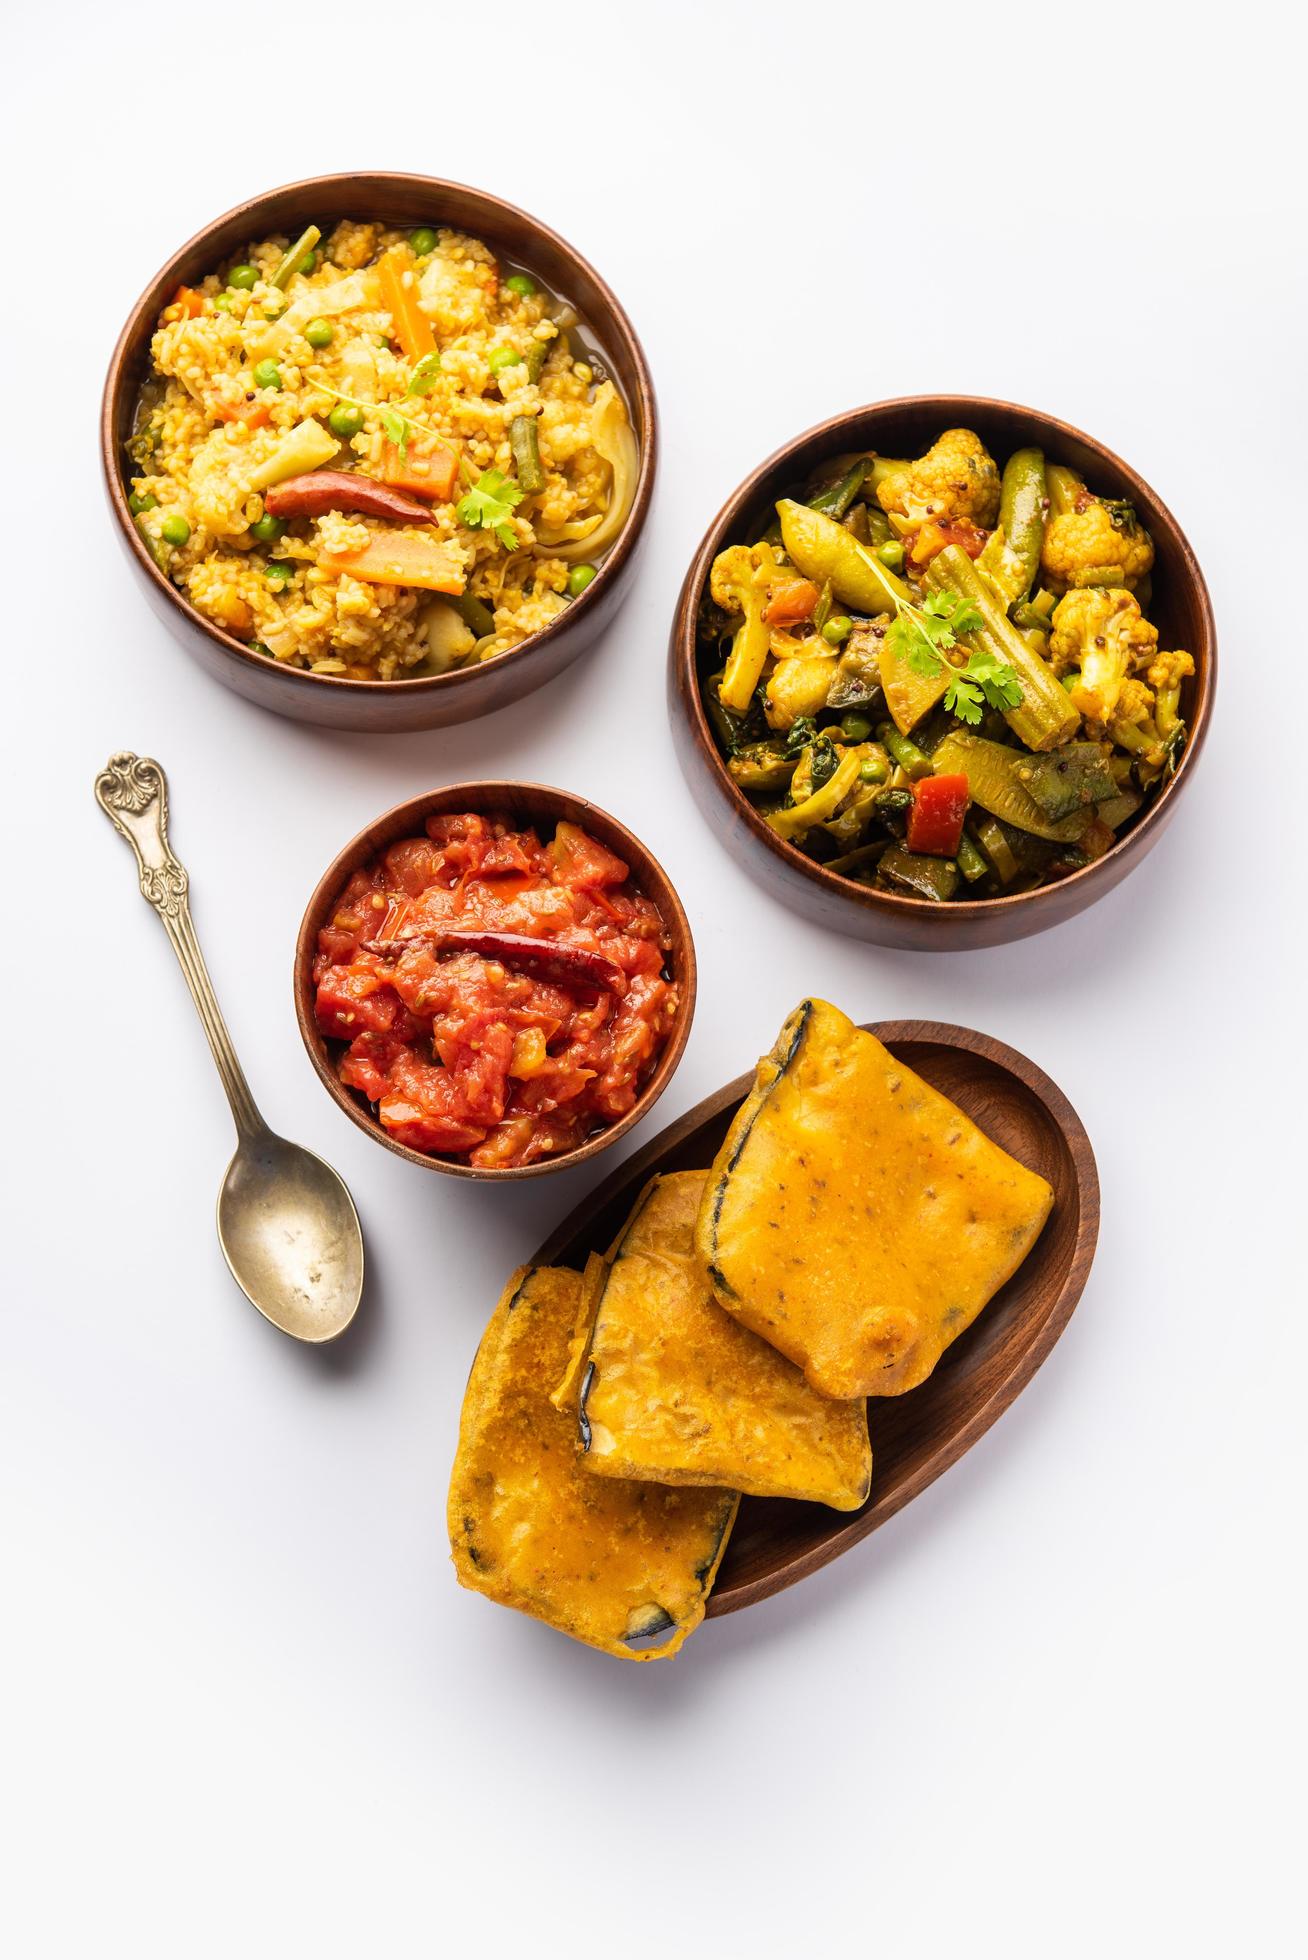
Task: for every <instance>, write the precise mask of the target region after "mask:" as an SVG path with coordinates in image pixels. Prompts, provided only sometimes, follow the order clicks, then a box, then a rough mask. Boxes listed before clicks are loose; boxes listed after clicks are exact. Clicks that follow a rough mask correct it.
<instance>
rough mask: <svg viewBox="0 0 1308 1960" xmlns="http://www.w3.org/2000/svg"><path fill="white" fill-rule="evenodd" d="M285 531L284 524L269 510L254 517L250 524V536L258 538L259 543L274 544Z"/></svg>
mask: <svg viewBox="0 0 1308 1960" xmlns="http://www.w3.org/2000/svg"><path fill="white" fill-rule="evenodd" d="M285 533H286V526H285V525H284V524H283V523H282V521H281V519H280V518H279V517H274V516H273V515H272V513H271V512H270V511H265V512H264V514H263V516H262V517H256V518H255V520H254V523H253V524H252V525H251V526H250V536H251V537H252V538H258V540H259V543H260V544H276V542H277V540H278V538H280V537H284V536H285Z"/></svg>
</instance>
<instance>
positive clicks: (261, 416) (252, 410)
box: [211, 402, 272, 429]
mask: <svg viewBox="0 0 1308 1960" xmlns="http://www.w3.org/2000/svg"><path fill="white" fill-rule="evenodd" d="M211 412H212V414H213V415H214V416H215V417H216V419H217V420H218V421H219V422H244V424H245V426H246V428H247V429H262V428H263V426H264V424H265V423H266V422H268V421H269V420H271V417H272V408H271V406H270V405H269V404H268V403H267V402H236V403H235V404H234V405H233V404H232V403H231V402H215V403H214V405H213V409H212V411H211Z"/></svg>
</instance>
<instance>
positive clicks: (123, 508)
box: [100, 170, 659, 701]
mask: <svg viewBox="0 0 1308 1960" xmlns="http://www.w3.org/2000/svg"><path fill="white" fill-rule="evenodd" d="M360 181H365V182H367V183H368V184H370V185H373V184H375V185H377V186H378V187H379V188H380V192H381V195H382V196H383V197H384V195H385V192H386V191H387V190H388V189H390V188H396V189H398V188H399V187H401V186H403V187H404V188H405V189H406V190H408V191H413V190H415V189H416V190H418V191H419V192H420V193H421V194H422V195H424V196H427V195H430V196H431V198H432V199H433V201H434V202H438V201H439V200H440V198H442V197H444V196H448V195H449V194H450V193H455V194H457V195H458V196H460V197H468V198H472V199H474V200H475V201H476V202H477V203H478V204H480V205H481V206H483V207H484V208H485V210H486V212H487V213H488V215H489V217H490V219H491V221H492V222H491V224H490V225H489V226H487V229H489V230H493V228H494V222H495V221H496V220H498V219H499V218H500V217H501V215H502V214H504V215H507V216H509V217H511V218H512V219H514V220H516V221H518V222H520V223H522V224H524V225H526V226H527V227H528V228H529V229H530V230H531V231H532V232H533V233H535V234H537V235H538V236H540V237H542V238H545V239H547V240H548V241H549V243H550V245H551V246H552V247H553V248H554V249H555V250H557V251H558V252H559V253H560V255H561V256H562V257H563V258H565V259H567V260H568V261H569V262H570V264H571V265H572V266H574V267H578V266H579V267H580V268H581V269H582V271H583V273H584V274H585V276H586V277H587V278H588V279H590V280H592V281H593V282H594V285H595V288H596V290H597V292H598V293H599V295H600V298H601V300H602V302H603V304H604V306H605V307H606V308H607V309H608V315H609V317H608V320H607V321H605V322H604V331H603V339H604V341H605V344H606V346H607V345H610V344H611V343H612V342H614V341H617V342H618V343H619V344H620V345H621V347H622V349H623V351H624V353H625V354H626V355H627V357H628V359H629V360H630V362H631V367H632V371H633V373H634V374H635V377H636V390H635V393H636V400H635V402H634V403H631V402H629V403H628V410H629V411H631V410H632V409H635V411H636V413H637V415H638V417H639V421H640V423H641V425H642V428H643V431H644V433H643V434H638V436H637V443H638V447H639V450H640V467H639V470H638V471H637V476H636V493H635V496H634V497H633V498H632V504H631V509H630V510H629V511H628V512H627V516H626V521H625V522H624V524H623V526H622V529H621V531H620V532H619V533H618V537H617V540H616V542H615V543H614V545H613V546H612V548H611V550H609V551H608V552H607V553H606V554H605V557H604V562H603V564H602V565H600V567H599V568H598V570H597V572H596V575H595V577H594V578H593V579H592V580H591V582H590V584H589V585H588V586H586V587H585V589H584V590H583V591H582V593H581V594H580V596H579V597H578V598H576V599H574V600H572V601H571V603H570V604H569V605H568V606H567V607H566V608H565V609H564V611H563V612H562V613H560V614H559V616H558V618H557V619H555V620H553V621H552V622H551V623H550V624H549V625H548V626H545V627H542V629H541V630H540V632H538V633H533V634H532V635H531V636H530V637H529V638H528V639H525V640H522V641H520V642H519V643H518V645H517V646H514V647H508V648H506V650H505V651H504V652H503V653H499V654H496V655H495V657H494V660H493V661H484V662H482V663H481V664H480V665H478V666H476V667H462V668H454V669H452V670H451V671H450V672H448V673H444V674H423V675H417V676H411V677H409V678H407V679H403V680H390V681H383V680H366V681H365V680H354V679H351V678H350V677H349V676H348V675H345V674H315V673H313V672H312V670H311V669H309V668H304V667H290V666H286V665H284V664H283V663H282V662H280V661H273V662H270V661H269V659H268V657H267V655H266V654H261V653H256V652H255V651H254V649H253V648H252V647H248V646H246V645H245V644H244V643H243V642H242V641H240V640H238V639H236V638H235V637H234V636H233V635H232V634H230V633H227V632H224V630H223V629H222V627H220V626H216V625H215V624H214V622H213V621H212V620H210V619H207V618H206V617H205V615H204V614H203V613H202V612H200V610H199V609H198V607H196V606H194V605H192V604H191V601H190V600H189V599H188V598H187V597H186V596H185V594H184V593H182V592H181V591H179V590H178V588H177V587H176V586H175V585H174V584H173V582H172V580H171V579H169V578H166V577H165V576H164V574H163V573H162V572H161V571H160V570H159V567H158V566H157V565H156V564H155V562H154V560H153V558H151V556H150V554H149V552H148V551H147V550H146V548H145V546H144V544H143V543H142V541H141V534H140V532H139V531H138V530H137V527H136V525H135V523H134V522H133V520H132V515H131V512H130V510H129V509H128V507H127V491H126V488H125V484H124V477H123V471H122V468H121V464H120V458H119V444H118V441H117V437H116V435H115V429H114V423H115V413H114V411H115V406H116V402H117V399H118V396H119V393H120V391H121V386H122V381H123V377H124V374H125V371H126V368H127V365H128V362H129V360H130V358H131V356H132V353H133V351H134V349H135V348H136V346H137V345H138V342H139V341H140V340H141V339H142V337H144V341H145V344H146V346H147V347H148V342H149V334H150V331H151V328H152V322H153V319H154V314H155V310H156V304H155V301H154V299H153V298H152V296H153V295H155V294H156V293H157V292H158V290H159V289H160V288H164V289H166V288H167V287H168V285H169V284H170V283H171V282H172V281H173V280H174V279H176V278H178V277H180V272H181V268H182V266H184V265H185V264H186V263H187V262H188V261H189V260H191V259H192V258H193V257H195V256H196V255H198V254H199V253H200V252H201V250H202V249H203V247H204V246H205V244H206V242H207V241H208V240H209V239H210V238H211V237H212V235H213V234H214V233H215V232H217V231H220V230H222V229H223V228H224V227H225V226H227V225H228V224H232V223H235V221H236V220H238V219H242V218H245V219H247V220H249V221H251V222H252V223H254V222H257V217H258V213H259V212H260V210H262V209H263V208H264V207H265V206H266V205H268V204H269V203H270V202H271V201H272V200H273V199H274V198H281V197H288V196H293V195H296V194H299V193H307V192H311V191H312V192H314V193H316V194H321V196H322V198H323V201H324V203H326V202H329V201H330V198H331V196H332V195H333V193H334V192H336V191H338V190H340V189H342V188H343V187H345V186H347V185H349V186H355V185H357V184H358V183H359V182H360ZM250 235H251V236H254V235H255V233H254V231H251V234H250ZM563 297H565V298H566V297H567V295H566V294H565V295H563ZM658 447H659V431H658V406H657V402H656V398H655V394H654V382H653V377H652V376H651V374H650V369H649V362H648V361H647V360H646V358H645V350H644V348H643V346H642V345H641V341H640V337H639V335H638V334H637V332H636V329H635V328H634V327H633V326H632V324H631V321H630V319H629V318H628V315H627V312H626V309H625V308H624V307H623V305H622V303H621V301H620V300H619V299H618V297H617V295H616V294H615V293H614V291H613V289H612V287H611V286H610V285H609V284H608V282H607V280H605V279H603V278H601V276H600V274H599V273H598V272H597V271H596V269H595V267H594V266H593V265H592V264H591V263H590V261H589V259H587V258H586V257H585V256H584V255H583V254H582V253H581V252H579V251H578V250H577V248H576V247H575V246H574V245H571V244H569V242H568V240H567V239H566V238H564V237H562V236H561V235H560V234H559V233H558V232H556V231H555V230H554V229H553V227H552V226H550V225H547V224H545V223H544V221H543V220H542V219H540V218H537V217H534V216H533V215H532V213H531V212H529V211H524V210H523V209H522V208H521V207H520V206H519V205H516V204H511V203H510V202H509V201H508V199H507V198H502V197H497V196H496V195H495V193H494V192H493V191H483V190H479V189H478V188H477V187H476V185H473V184H461V183H457V182H456V181H455V180H454V179H453V178H447V177H425V176H422V175H421V174H419V173H418V172H416V171H408V170H368V171H342V170H338V171H330V172H328V173H326V174H325V175H322V176H318V177H300V178H297V179H295V180H294V181H293V182H292V183H288V184H278V185H276V186H275V187H274V188H273V189H271V190H267V191H260V192H258V193H257V194H256V195H255V196H254V197H250V198H245V199H243V200H242V202H241V203H239V204H234V205H233V206H232V207H231V209H230V210H228V211H224V212H223V213H222V214H221V216H219V217H216V218H213V219H211V220H210V221H209V223H208V224H205V225H202V226H201V227H200V229H199V230H198V231H197V232H195V233H194V234H193V236H192V237H190V238H188V239H187V241H186V243H185V244H183V245H181V246H179V247H178V249H177V250H176V251H175V252H174V253H173V255H172V257H171V258H169V259H167V260H165V262H164V264H163V265H162V266H161V267H160V268H159V270H158V271H157V272H156V273H155V274H154V276H153V278H151V279H150V280H148V281H147V283H146V285H145V286H144V287H143V288H142V290H141V292H140V294H139V295H138V296H137V298H136V300H135V301H134V302H133V305H132V307H131V310H130V312H129V313H128V316H127V319H126V321H125V323H124V325H123V327H122V329H121V331H120V332H119V335H118V338H117V340H116V341H115V343H114V349H113V353H112V354H111V355H110V357H109V366H108V369H107V371H106V374H105V381H104V388H103V390H102V392H101V397H100V466H101V471H102V474H103V476H104V482H105V489H106V492H107V494H108V498H109V505H110V509H111V510H112V512H113V515H114V518H115V521H116V522H117V524H118V528H119V530H120V531H121V532H122V534H123V537H124V539H125V541H126V544H127V549H128V550H129V552H130V553H131V554H132V556H133V558H134V559H135V561H136V563H137V564H138V566H139V567H140V568H141V570H142V572H143V573H144V574H145V576H146V577H147V579H149V580H150V581H151V583H152V584H153V585H154V586H155V588H156V589H157V590H158V591H160V592H162V593H164V594H166V595H167V598H168V600H169V601H170V602H171V604H173V605H174V606H176V607H177V608H178V610H179V611H180V612H181V614H182V616H183V617H184V618H185V619H186V621H187V623H188V624H189V625H190V626H192V627H194V628H195V629H196V630H197V631H199V632H201V633H203V634H204V636H205V638H206V639H208V640H210V641H211V642H212V643H213V645H214V646H215V647H217V648H218V649H219V651H220V652H222V653H223V654H226V655H228V656H229V657H231V658H234V659H236V660H238V661H240V662H241V663H242V664H243V665H245V666H248V667H251V668H253V669H255V670H256V671H257V672H259V673H266V672H267V671H268V669H269V667H270V666H271V667H272V668H274V669H275V670H276V671H277V672H278V673H280V674H283V675H285V676H286V677H287V680H288V684H289V685H290V686H291V687H300V686H304V685H309V684H312V685H313V686H314V687H316V688H320V689H321V688H323V687H327V688H329V689H335V690H337V691H338V692H340V691H342V690H344V692H342V693H341V698H342V700H345V699H348V698H353V699H355V700H358V701H365V700H369V699H378V698H382V697H385V698H387V699H390V698H392V697H396V698H399V699H408V700H413V699H415V698H420V697H423V696H426V695H430V694H435V693H439V692H440V691H442V690H444V692H446V693H452V692H454V690H455V689H457V688H458V687H459V686H460V685H463V686H467V685H468V684H469V683H470V682H473V681H475V680H476V678H477V677H478V675H480V674H482V673H483V672H484V671H485V669H486V668H487V667H488V666H494V667H495V668H496V669H497V670H499V669H500V668H501V666H507V665H508V663H510V662H520V661H521V660H522V659H524V658H525V657H526V656H527V655H528V654H530V653H532V652H534V651H535V650H536V648H538V647H539V646H541V645H542V644H543V643H544V642H546V641H547V640H549V639H551V638H558V637H561V635H562V633H563V632H565V631H566V630H567V629H568V628H569V627H571V626H572V625H573V624H574V623H575V622H577V621H579V620H580V619H582V618H584V616H585V614H586V613H587V612H588V611H593V610H594V608H595V607H596V606H597V605H598V604H599V603H600V602H601V600H602V599H603V597H604V596H605V594H606V593H607V591H608V590H609V589H610V588H611V587H612V586H613V585H614V583H615V582H616V580H617V578H618V576H619V574H620V573H621V570H622V567H623V566H624V565H625V564H626V562H627V560H628V559H629V558H630V556H631V554H632V552H633V551H634V549H635V547H636V543H637V540H638V539H639V537H640V535H641V532H642V531H643V530H644V527H645V521H646V519H647V517H648V516H649V507H650V502H651V499H652V497H653V491H654V476H655V470H656V467H657V463H658Z"/></svg>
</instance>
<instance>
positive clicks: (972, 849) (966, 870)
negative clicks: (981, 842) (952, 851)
mask: <svg viewBox="0 0 1308 1960" xmlns="http://www.w3.org/2000/svg"><path fill="white" fill-rule="evenodd" d="M954 862H955V864H956V865H957V866H958V868H959V870H960V871H961V872H962V874H963V876H964V877H965V878H966V879H967V882H968V884H969V885H974V884H975V883H976V882H977V879H978V878H987V877H989V875H990V866H989V865H988V864H987V863H986V861H985V859H984V858H983V857H982V855H981V853H980V851H978V849H977V847H976V845H975V844H974V843H973V842H972V839H971V838H970V837H969V836H968V834H967V832H966V831H964V832H963V836H962V840H961V842H960V843H959V846H958V856H957V857H956V858H955V859H954Z"/></svg>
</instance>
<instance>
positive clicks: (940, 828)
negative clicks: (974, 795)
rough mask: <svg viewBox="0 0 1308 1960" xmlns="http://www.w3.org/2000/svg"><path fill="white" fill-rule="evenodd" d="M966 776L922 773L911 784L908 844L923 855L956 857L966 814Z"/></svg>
mask: <svg viewBox="0 0 1308 1960" xmlns="http://www.w3.org/2000/svg"><path fill="white" fill-rule="evenodd" d="M967 805H968V789H967V777H966V776H923V778H922V780H921V781H920V782H918V783H915V784H914V785H913V807H912V809H911V810H910V811H909V813H908V848H909V850H910V851H919V852H921V853H922V855H923V856H924V857H946V858H951V857H957V856H958V847H959V845H960V844H961V843H962V841H963V819H964V817H965V816H966V815H967Z"/></svg>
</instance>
